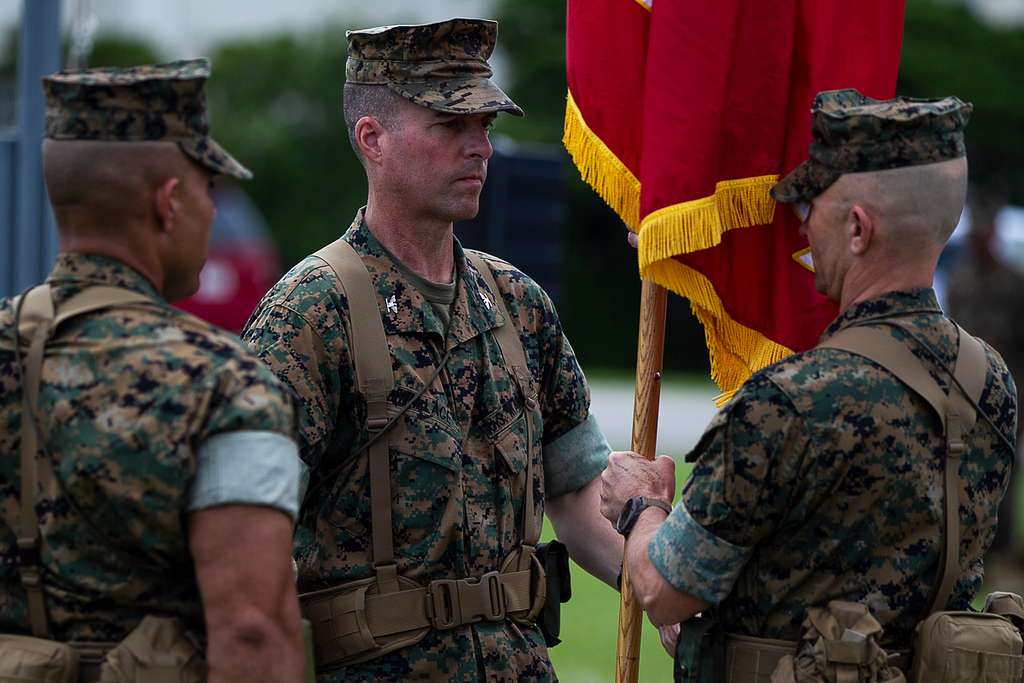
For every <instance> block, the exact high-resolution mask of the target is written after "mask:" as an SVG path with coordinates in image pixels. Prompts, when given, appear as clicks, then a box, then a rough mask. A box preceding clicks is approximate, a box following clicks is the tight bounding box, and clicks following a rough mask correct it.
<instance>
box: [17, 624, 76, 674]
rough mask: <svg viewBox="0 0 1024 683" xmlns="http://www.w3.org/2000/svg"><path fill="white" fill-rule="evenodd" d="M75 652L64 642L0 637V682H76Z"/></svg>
mask: <svg viewBox="0 0 1024 683" xmlns="http://www.w3.org/2000/svg"><path fill="white" fill-rule="evenodd" d="M77 680H78V653H77V652H75V651H74V650H73V649H72V648H71V647H70V646H69V645H67V644H66V643H58V642H57V641H55V640H46V639H45V638H33V637H32V636H15V635H0V683H75V681H77Z"/></svg>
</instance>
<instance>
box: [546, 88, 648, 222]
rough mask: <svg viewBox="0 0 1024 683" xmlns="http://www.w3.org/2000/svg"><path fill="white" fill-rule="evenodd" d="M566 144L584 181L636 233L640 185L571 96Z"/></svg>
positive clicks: (567, 118)
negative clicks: (586, 118) (591, 127)
mask: <svg viewBox="0 0 1024 683" xmlns="http://www.w3.org/2000/svg"><path fill="white" fill-rule="evenodd" d="M562 143H563V144H564V145H565V149H566V150H567V151H568V152H569V156H571V157H572V160H573V163H575V164H576V168H578V169H579V171H580V175H581V176H582V177H583V180H584V181H585V182H586V183H587V184H588V185H590V186H591V187H593V188H594V190H595V191H596V192H597V194H598V196H600V197H601V199H603V200H604V201H605V202H607V203H608V206H610V207H612V209H613V210H614V211H615V213H617V214H618V215H619V218H621V219H622V222H623V223H625V224H626V227H628V228H629V229H630V230H632V231H633V232H636V231H637V230H638V229H639V226H640V181H639V180H637V178H636V176H635V175H633V173H632V172H631V171H630V170H629V169H628V168H626V165H625V164H623V163H622V161H620V160H619V158H618V157H617V156H615V153H614V152H612V151H611V150H610V149H609V148H608V146H607V145H605V144H604V142H603V141H602V140H601V138H600V137H598V136H597V134H596V133H594V131H592V130H590V127H589V126H588V125H587V122H586V121H585V120H584V119H583V114H582V113H581V112H580V110H579V108H578V107H577V106H576V102H575V101H573V98H572V93H571V92H570V93H569V94H568V97H567V98H566V105H565V127H564V133H563V135H562Z"/></svg>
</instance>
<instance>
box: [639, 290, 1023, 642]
mask: <svg viewBox="0 0 1024 683" xmlns="http://www.w3.org/2000/svg"><path fill="white" fill-rule="evenodd" d="M890 314H904V315H907V316H909V317H905V318H901V321H902V322H903V323H904V324H906V325H908V326H909V327H910V328H912V329H913V330H914V333H915V335H916V336H917V337H918V338H920V339H923V340H925V341H926V342H927V343H928V344H930V345H931V346H932V348H934V349H935V350H936V351H937V352H938V354H939V355H940V357H941V358H942V364H943V366H944V367H946V368H949V367H952V364H953V362H954V359H955V356H956V352H957V349H958V346H959V340H958V337H957V332H956V328H955V327H954V326H953V324H952V323H951V322H950V321H949V319H947V318H945V317H944V316H943V315H942V313H941V312H940V310H939V307H938V303H937V302H936V299H935V295H934V293H933V292H932V290H930V289H919V290H912V291H903V292H892V293H890V294H886V295H884V296H881V297H879V298H875V299H871V300H868V301H864V302H861V303H859V304H856V305H854V306H852V307H851V308H850V309H849V310H847V311H846V312H844V313H843V314H842V315H840V316H839V317H838V318H837V319H836V320H835V321H834V322H833V323H832V324H831V326H830V327H829V328H828V330H826V332H825V333H824V335H823V338H824V339H827V338H828V337H830V336H831V335H832V334H834V333H835V332H836V331H838V330H840V329H842V328H844V327H847V326H849V325H851V324H854V323H858V322H863V321H866V320H868V319H870V318H875V317H878V316H884V315H890ZM883 329H886V330H891V328H889V327H885V328H883ZM891 333H892V335H893V336H894V337H895V338H897V339H899V340H901V341H904V342H905V343H906V344H907V345H908V346H909V348H910V349H911V350H912V351H913V352H914V355H916V356H917V357H918V358H920V359H921V360H922V361H923V362H924V364H925V365H926V366H927V367H928V369H929V371H930V372H931V373H932V374H933V375H934V376H935V378H936V380H937V381H938V382H939V384H940V386H942V388H943V390H944V391H948V387H949V375H948V374H947V373H946V371H945V370H944V369H943V370H940V369H939V368H938V366H937V365H936V364H935V363H934V362H933V361H932V360H931V358H930V356H928V354H927V353H926V352H923V351H922V350H921V348H920V347H919V346H918V345H917V344H916V343H915V342H913V341H911V340H909V339H908V338H907V337H906V335H905V333H904V332H902V331H897V330H892V331H891ZM985 350H986V356H987V358H988V375H987V377H986V380H985V388H984V391H983V393H982V396H981V401H980V405H981V407H982V409H983V411H984V412H985V413H987V414H988V415H990V416H991V418H992V419H993V421H994V423H995V426H996V428H997V429H999V431H1000V432H1002V434H1004V435H1005V436H1006V438H1008V439H1009V440H1010V442H1011V443H1013V442H1014V440H1015V437H1014V433H1015V426H1016V421H1017V405H1016V394H1015V387H1014V384H1013V380H1012V378H1011V377H1010V374H1009V372H1008V371H1007V368H1006V365H1005V364H1004V363H1003V361H1002V359H1001V358H1000V356H999V355H998V354H997V353H996V352H995V351H993V350H992V348H991V347H989V346H988V345H985ZM966 442H967V452H966V453H965V454H964V455H963V456H962V457H961V458H960V483H961V488H960V490H959V492H958V493H957V495H958V497H959V500H960V520H961V531H960V534H961V540H960V562H961V567H963V573H962V574H961V576H960V578H959V580H958V581H957V583H956V585H955V587H954V589H953V592H952V595H951V597H950V600H949V603H948V609H955V610H962V609H966V608H967V605H968V604H969V603H970V601H971V599H972V598H973V597H974V594H975V592H976V591H977V590H978V587H979V586H980V584H981V580H982V574H983V566H982V556H983V555H984V553H985V550H986V549H987V548H988V546H989V544H990V543H991V542H992V538H993V535H994V533H995V528H996V510H997V508H998V505H999V501H1000V499H1001V498H1002V497H1003V493H1004V492H1005V490H1006V486H1007V483H1008V481H1009V474H1010V468H1011V466H1012V463H1013V450H1012V449H1010V448H1007V446H1006V444H1004V443H1003V441H1002V440H1000V439H999V438H998V437H997V436H996V434H995V432H994V431H993V428H992V425H990V424H989V422H987V421H986V420H985V419H984V418H982V417H980V416H979V418H978V422H977V424H976V426H975V427H974V429H973V430H972V431H971V432H970V434H968V435H967V437H966ZM945 457H946V446H945V438H944V437H943V436H942V427H941V423H940V422H939V419H938V417H937V416H936V415H935V414H934V413H933V411H932V410H931V408H930V407H929V406H928V404H927V403H926V402H925V401H924V399H922V398H921V397H920V396H918V395H917V394H915V393H913V392H911V391H910V390H909V389H907V388H906V387H905V385H903V384H902V383H901V382H900V381H898V380H897V379H896V378H895V377H894V376H893V375H892V374H890V373H889V372H888V371H887V370H883V369H882V368H881V367H880V366H878V365H875V364H874V363H873V362H871V361H868V360H866V359H864V358H862V357H860V356H857V355H854V354H851V353H848V352H845V351H840V350H836V349H814V350H811V351H807V352H804V353H798V354H795V355H793V356H790V357H789V358H787V359H785V360H783V361H781V362H779V363H777V364H775V365H773V366H771V367H769V368H766V369H764V370H762V371H761V372H758V373H756V374H755V375H754V376H753V377H751V379H750V380H748V381H747V383H746V384H744V386H743V387H742V388H741V389H740V391H739V393H737V394H736V396H735V397H734V398H733V400H732V401H730V403H729V404H728V405H726V407H725V408H723V409H722V411H721V412H720V413H719V414H718V415H717V416H716V417H715V418H714V420H713V421H712V422H711V424H710V425H709V427H708V429H707V431H706V432H705V434H704V436H703V437H702V438H701V441H700V442H699V443H698V445H697V446H696V447H695V449H694V450H693V452H691V453H690V455H689V456H687V460H689V461H691V462H695V463H696V464H695V466H694V469H693V472H692V474H691V476H690V479H689V481H688V482H687V484H686V487H685V490H684V492H683V495H682V502H683V505H684V506H685V510H686V511H688V512H689V514H690V516H692V518H693V519H694V520H695V521H696V522H697V523H698V524H699V525H700V526H701V527H702V528H703V529H705V530H706V531H707V532H708V534H707V537H706V538H705V539H704V540H702V541H698V542H690V541H688V540H687V539H685V538H677V537H675V536H676V535H675V534H674V529H678V524H679V520H680V519H681V518H682V517H683V516H684V512H685V511H681V510H680V509H679V508H678V507H677V509H676V510H675V511H673V513H672V515H671V516H670V517H669V519H668V521H667V522H666V524H665V525H664V526H663V527H662V529H661V530H659V532H658V533H657V534H656V535H655V537H654V539H653V540H652V544H651V546H650V554H651V559H652V561H653V562H654V564H655V565H656V566H657V567H658V568H659V570H660V571H661V573H662V574H663V575H664V576H665V578H666V579H667V580H669V581H670V582H671V583H672V584H673V585H674V586H675V587H676V588H677V589H679V590H681V591H684V592H688V593H691V594H693V595H697V596H701V597H703V598H704V599H705V600H708V601H709V602H712V603H719V607H718V614H719V616H720V617H721V619H722V622H723V624H724V628H725V631H726V632H732V633H739V634H745V635H751V636H761V637H766V638H781V639H787V640H798V639H799V636H800V633H801V623H802V621H803V619H804V616H805V613H806V611H807V608H809V607H812V606H824V605H826V604H827V603H828V602H829V601H830V600H846V601H850V602H858V603H863V604H865V605H867V606H868V607H869V608H870V610H871V613H872V614H873V615H874V616H875V618H876V619H878V621H879V622H880V623H881V624H882V626H883V627H884V628H885V635H884V637H883V640H882V642H881V644H882V645H883V647H885V648H886V649H889V650H892V649H906V648H908V647H909V645H910V637H911V634H912V633H913V629H914V626H915V624H916V622H917V620H918V619H920V618H921V617H922V616H923V615H924V612H925V610H926V609H927V607H928V598H929V592H930V590H931V588H932V585H933V583H934V581H935V578H936V572H937V569H938V562H939V555H940V551H941V541H940V539H941V535H942V534H941V527H942V523H943V496H942V488H943V461H944V459H945ZM690 538H693V535H691V536H690ZM730 544H731V545H730ZM705 556H708V557H710V558H712V560H714V559H716V558H721V557H723V556H731V557H733V558H734V566H732V567H727V568H726V567H721V566H718V565H716V564H714V562H704V560H703V559H701V558H703V557H705ZM736 572H738V574H739V577H738V580H736V581H735V582H734V583H733V582H732V581H731V580H728V579H723V578H722V577H725V576H728V575H729V574H730V573H732V574H735V573H736ZM716 579H717V580H716Z"/></svg>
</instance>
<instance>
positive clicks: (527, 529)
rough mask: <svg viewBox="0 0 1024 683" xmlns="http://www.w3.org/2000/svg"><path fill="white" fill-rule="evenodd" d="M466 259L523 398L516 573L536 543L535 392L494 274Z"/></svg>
mask: <svg viewBox="0 0 1024 683" xmlns="http://www.w3.org/2000/svg"><path fill="white" fill-rule="evenodd" d="M466 258H467V259H468V260H469V261H470V262H471V263H472V264H473V266H474V267H475V268H476V269H477V270H478V271H480V274H481V275H482V276H483V278H484V281H485V282H486V283H487V288H488V289H490V290H491V293H492V294H493V295H494V300H495V303H497V304H498V310H499V311H501V315H502V317H503V318H504V319H505V322H504V323H503V324H502V325H501V327H499V328H497V329H496V330H495V331H494V339H495V341H497V342H498V347H499V348H500V349H501V355H502V357H503V358H504V359H505V364H506V367H508V368H511V369H512V372H513V374H514V375H515V378H516V383H517V384H518V385H519V390H520V392H521V393H522V395H523V405H524V408H525V409H524V411H523V412H524V415H525V418H526V444H527V446H526V502H525V503H524V505H523V531H522V538H523V545H524V547H525V548H527V549H528V552H527V553H524V554H523V555H522V556H521V557H520V565H519V568H520V569H528V568H529V566H530V562H531V559H532V551H533V550H534V548H536V546H537V542H538V541H539V540H540V531H541V528H540V519H539V518H538V515H537V511H536V509H535V507H534V504H533V485H534V482H533V423H534V418H535V416H537V415H539V413H540V403H539V402H538V400H537V391H536V389H535V388H534V383H533V378H532V376H531V374H530V367H529V366H528V365H527V364H526V351H525V350H524V349H523V342H522V340H521V339H520V338H519V333H518V332H517V331H516V328H515V325H514V324H513V322H512V316H511V315H509V313H508V308H507V307H506V306H505V298H504V297H503V296H502V295H501V290H500V289H498V283H497V282H496V281H495V280H494V273H493V272H492V271H491V267H490V265H488V263H487V261H486V260H484V258H483V256H481V255H480V254H479V253H477V252H473V251H467V252H466Z"/></svg>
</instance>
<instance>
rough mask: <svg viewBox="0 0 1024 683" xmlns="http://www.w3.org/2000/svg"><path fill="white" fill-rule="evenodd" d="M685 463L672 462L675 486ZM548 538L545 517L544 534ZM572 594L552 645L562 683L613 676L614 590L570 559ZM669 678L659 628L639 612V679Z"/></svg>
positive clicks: (616, 598)
mask: <svg viewBox="0 0 1024 683" xmlns="http://www.w3.org/2000/svg"><path fill="white" fill-rule="evenodd" d="M689 473H690V466H689V465H687V464H684V463H679V465H678V466H677V467H676V479H677V480H678V482H679V483H678V484H677V486H676V488H677V490H679V489H681V487H682V482H683V480H685V478H686V476H687V475H689ZM552 537H553V534H552V531H551V527H550V525H548V524H547V523H546V522H545V527H544V539H545V540H547V539H550V538H552ZM571 571H572V599H571V600H570V601H569V602H567V603H566V604H564V605H562V635H561V638H562V643H561V644H560V645H558V646H557V647H554V648H552V649H551V661H552V662H553V663H554V665H555V673H557V674H558V678H559V679H560V680H562V681H565V682H566V683H589V682H591V681H594V682H597V681H611V680H614V679H615V642H616V640H617V639H618V620H619V594H618V592H616V591H615V590H613V589H612V588H609V587H608V586H606V585H605V584H604V583H602V582H601V581H598V580H597V579H595V578H594V577H592V576H591V575H590V574H588V573H586V572H585V571H583V570H582V569H580V568H579V567H577V566H576V564H575V563H571ZM671 680H672V659H671V658H670V657H669V656H668V653H666V652H665V649H664V648H663V647H662V646H661V641H660V640H659V639H658V631H657V629H655V628H654V627H653V626H651V623H650V622H649V621H647V617H646V616H645V617H644V627H643V632H642V634H641V636H640V676H639V681H640V683H655V682H661V681H671Z"/></svg>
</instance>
